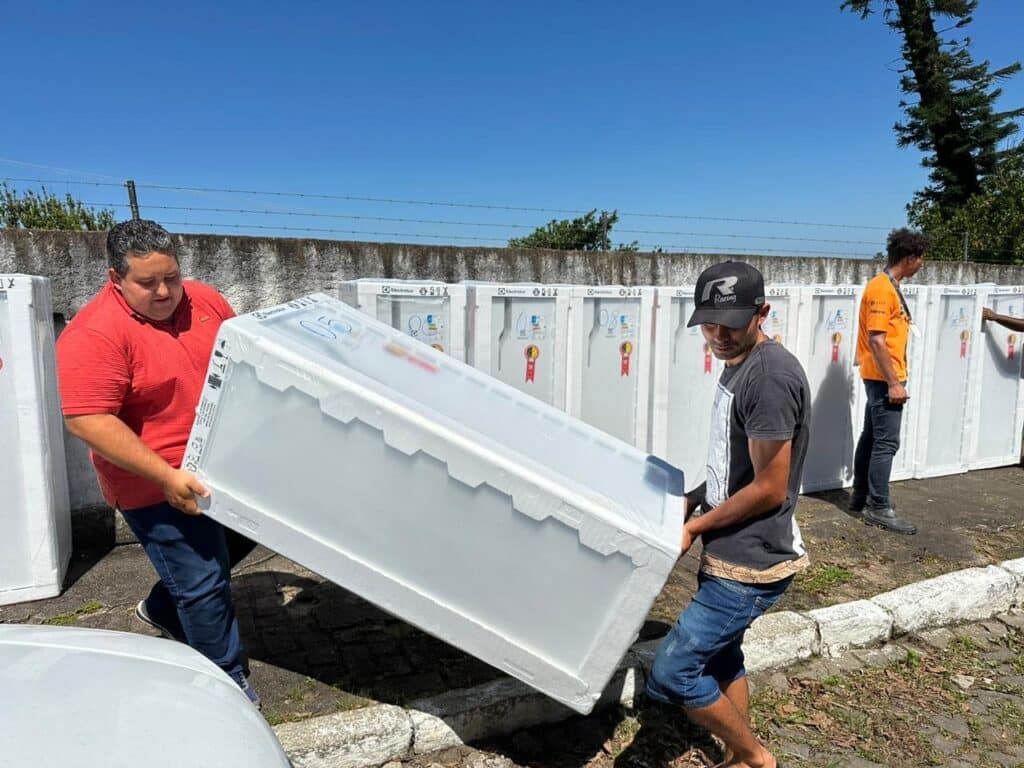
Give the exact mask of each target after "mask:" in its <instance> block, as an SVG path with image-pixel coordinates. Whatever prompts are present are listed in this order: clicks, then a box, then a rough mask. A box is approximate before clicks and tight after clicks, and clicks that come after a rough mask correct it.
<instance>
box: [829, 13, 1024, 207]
mask: <svg viewBox="0 0 1024 768" xmlns="http://www.w3.org/2000/svg"><path fill="white" fill-rule="evenodd" d="M977 4H978V0H844V2H843V3H842V5H841V7H842V8H843V9H844V10H849V11H852V12H854V13H858V14H860V16H861V18H866V17H867V16H869V15H870V14H871V13H873V12H874V10H875V9H876V7H881V9H882V11H883V15H884V18H885V23H886V24H887V25H888V26H889V27H890V28H892V29H894V30H896V31H897V32H898V33H899V34H900V35H901V36H902V38H903V60H904V67H903V69H902V70H901V72H902V75H903V76H902V78H901V79H900V89H901V90H902V92H903V93H904V94H905V95H907V96H909V97H911V98H912V99H913V101H907V100H901V101H900V106H901V107H902V108H903V109H904V111H905V113H906V116H907V119H906V121H905V122H902V123H897V124H896V126H895V129H896V135H897V137H898V142H899V145H900V146H901V147H908V146H916V147H917V148H918V149H920V150H921V151H922V152H924V153H925V155H926V156H925V158H924V159H923V160H922V164H923V165H924V166H925V167H926V168H930V169H931V174H930V181H931V183H930V184H929V186H928V187H926V188H925V189H924V190H922V191H921V192H919V193H918V195H917V200H918V202H924V203H933V204H935V205H937V206H938V214H939V215H941V216H942V217H943V218H949V217H951V216H953V215H954V213H955V212H956V211H957V210H958V208H959V207H960V206H962V205H964V204H965V203H966V202H967V201H968V200H969V199H970V198H971V196H972V195H976V194H978V193H979V192H980V191H981V188H982V183H983V181H984V180H985V178H986V177H988V176H989V175H991V174H992V173H993V172H994V171H995V170H996V167H997V166H998V165H999V162H1000V161H1001V160H1002V159H1003V156H1004V154H1005V152H1003V151H1000V148H999V147H1000V143H1001V142H1003V141H1004V140H1005V139H1007V138H1008V137H1009V136H1011V135H1012V134H1013V133H1015V132H1016V131H1017V125H1016V124H1015V123H1014V118H1018V117H1021V116H1022V115H1024V108H1022V109H1014V110H1009V111H1004V112H997V111H996V110H995V103H996V101H997V100H998V98H999V96H1000V94H1001V93H1002V90H1001V89H1000V88H997V87H995V85H996V83H998V82H999V81H1001V80H1004V79H1006V78H1008V77H1010V76H1011V75H1014V74H1016V73H1017V72H1018V71H1020V68H1021V65H1020V64H1019V63H1014V64H1011V65H1009V66H1006V67H1002V68H1001V69H997V70H995V71H989V62H988V61H983V62H981V63H980V64H976V63H975V62H974V60H973V59H972V57H971V54H970V52H969V50H968V49H969V47H970V44H971V39H970V38H969V37H963V38H962V39H961V38H956V37H950V38H947V39H941V38H940V37H939V34H938V33H937V32H936V30H935V21H936V19H940V20H941V21H942V23H946V22H947V21H949V22H952V27H951V29H953V30H956V31H959V30H962V29H963V28H964V27H966V26H967V25H968V24H970V23H971V14H972V13H973V12H974V9H975V8H976V7H977Z"/></svg>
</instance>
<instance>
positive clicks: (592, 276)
mask: <svg viewBox="0 0 1024 768" xmlns="http://www.w3.org/2000/svg"><path fill="white" fill-rule="evenodd" d="M177 239H178V248H179V260H180V261H181V266H182V269H183V271H184V273H185V275H186V276H188V277H192V278H195V279H197V280H202V281H204V282H208V283H211V284H213V285H215V286H216V287H217V288H219V289H220V290H221V291H223V293H224V294H225V295H226V296H227V298H228V300H229V301H230V302H231V303H232V305H234V307H235V309H236V310H238V311H239V312H248V311H251V310H254V309H257V308H259V307H265V306H269V305H272V304H277V303H280V302H282V301H286V300H288V299H292V298H295V297H296V296H300V295H302V294H304V293H310V292H312V291H326V292H328V293H330V292H332V291H334V290H336V289H337V286H338V284H339V283H340V282H341V281H343V280H349V279H352V278H357V277H393V278H403V279H413V278H419V279H426V278H429V279H434V280H444V281H447V282H458V281H460V280H495V281H536V282H543V283H578V284H592V285H600V284H619V283H621V284H624V285H686V284H692V283H693V282H694V281H695V280H696V278H697V275H699V274H700V273H701V271H702V270H703V269H704V268H705V267H708V266H710V265H711V264H714V263H717V262H719V261H722V260H723V258H725V257H723V256H721V255H706V254H687V255H680V254H651V253H585V252H579V251H572V252H567V251H542V250H517V249H508V248H473V247H471V248H457V247H450V246H440V245H400V244H395V243H358V242H344V241H335V240H298V239H285V238H269V237H266V238H264V237H225V236H221V235H179V236H178V238H177ZM104 243H105V235H104V234H103V233H97V232H37V231H28V230H17V229H13V230H12V229H7V230H0V272H25V273H28V274H33V275H45V276H47V277H49V278H51V279H52V280H53V296H54V310H53V311H54V312H57V313H60V314H63V315H64V316H65V317H66V318H68V319H70V318H71V316H72V315H73V314H74V313H75V312H77V311H78V310H79V309H81V307H82V306H83V305H84V304H85V303H86V302H87V301H88V300H89V298H90V297H91V296H92V295H93V294H94V293H95V292H96V290H97V289H98V288H99V287H100V286H101V285H102V284H103V282H104V280H106V256H105V252H104ZM731 258H735V259H742V260H744V261H748V262H750V263H751V264H753V265H754V266H756V267H757V268H758V269H760V270H761V271H762V272H763V273H764V276H765V279H766V280H768V281H769V282H773V283H790V284H806V283H831V284H838V283H863V282H865V281H867V280H868V278H870V277H872V276H873V275H874V274H875V273H876V272H877V270H878V263H877V262H874V261H870V260H869V261H865V260H860V259H830V258H800V259H795V258H781V257H777V256H757V255H751V256H732V257H731ZM914 282H915V283H941V284H956V283H982V282H992V283H999V284H1004V285H1009V284H1014V285H1016V284H1022V283H1024V268H1022V267H1008V266H995V265H983V264H971V263H963V262H933V263H929V264H927V265H926V266H925V268H924V269H923V270H922V271H921V272H920V273H919V274H918V275H917V277H915V278H914Z"/></svg>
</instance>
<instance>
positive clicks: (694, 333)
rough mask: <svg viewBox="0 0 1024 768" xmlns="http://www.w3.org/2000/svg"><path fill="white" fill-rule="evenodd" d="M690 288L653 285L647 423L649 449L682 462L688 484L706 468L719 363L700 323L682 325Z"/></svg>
mask: <svg viewBox="0 0 1024 768" xmlns="http://www.w3.org/2000/svg"><path fill="white" fill-rule="evenodd" d="M693 290H694V289H693V286H685V287H678V288H659V289H657V305H656V308H655V321H654V325H655V332H654V346H655V350H654V373H653V377H652V378H653V386H652V397H651V426H650V431H651V451H652V452H653V453H654V454H655V455H656V456H664V457H665V459H667V460H668V461H670V462H671V463H672V464H674V465H675V466H677V467H680V468H681V469H682V470H683V475H684V476H685V477H686V482H687V484H688V486H689V487H690V488H694V487H696V486H698V485H700V484H701V483H702V482H704V480H705V475H706V473H707V459H708V435H709V434H710V432H711V408H712V406H713V405H714V402H715V391H716V389H717V388H718V377H719V376H720V375H721V373H722V365H723V364H722V361H721V360H718V359H717V358H716V357H715V356H714V355H713V354H711V348H710V347H709V346H708V345H707V343H706V342H705V341H704V336H703V334H702V333H701V330H700V326H699V325H695V326H693V327H692V328H687V327H686V323H687V321H688V320H689V319H690V315H692V314H693V310H694V299H693Z"/></svg>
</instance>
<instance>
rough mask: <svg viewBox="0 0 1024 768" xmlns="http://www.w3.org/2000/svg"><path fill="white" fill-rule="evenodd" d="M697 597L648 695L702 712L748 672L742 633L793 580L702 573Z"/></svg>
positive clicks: (667, 645) (661, 658)
mask: <svg viewBox="0 0 1024 768" xmlns="http://www.w3.org/2000/svg"><path fill="white" fill-rule="evenodd" d="M697 578H698V581H697V584H698V587H697V594H696V595H694V596H693V600H692V601H691V602H690V604H689V605H688V606H687V607H686V610H684V611H683V612H682V614H681V615H680V616H679V621H677V622H676V625H675V626H674V627H672V631H671V632H669V633H668V635H666V636H665V639H664V640H662V642H661V645H660V646H658V652H657V654H656V655H655V657H654V666H653V668H652V669H651V674H650V676H649V678H648V680H647V695H648V696H650V697H651V698H652V699H654V700H655V701H660V702H662V703H663V704H677V705H679V706H683V707H687V708H690V709H699V708H702V707H708V706H711V705H712V704H714V703H715V702H716V701H717V700H718V698H719V696H721V689H720V687H719V686H720V685H727V684H728V683H731V682H732V681H733V680H738V679H739V678H740V677H742V676H743V675H745V674H746V669H744V667H743V649H742V644H743V635H744V633H745V632H746V631H747V627H749V626H750V625H751V624H752V623H753V621H754V619H756V618H757V617H758V616H760V615H761V614H762V613H764V612H765V611H767V610H768V609H769V608H771V607H772V606H773V605H774V604H775V602H776V601H777V600H778V599H779V598H780V597H781V596H782V593H783V592H785V591H786V588H787V587H788V586H789V584H790V582H791V581H792V580H793V577H792V576H790V577H788V578H785V579H782V580H780V581H776V582H772V583H771V584H744V583H742V582H739V581H732V580H731V579H723V578H719V577H717V576H709V575H708V574H705V573H701V574H699V575H698V577H697Z"/></svg>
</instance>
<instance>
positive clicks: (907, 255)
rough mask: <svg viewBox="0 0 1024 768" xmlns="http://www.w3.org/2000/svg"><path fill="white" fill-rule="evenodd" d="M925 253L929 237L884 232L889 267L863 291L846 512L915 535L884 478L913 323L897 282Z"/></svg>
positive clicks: (894, 445)
mask: <svg viewBox="0 0 1024 768" xmlns="http://www.w3.org/2000/svg"><path fill="white" fill-rule="evenodd" d="M927 248H928V238H927V237H926V236H925V235H923V234H921V233H920V232H913V231H911V230H909V229H895V230H893V231H892V232H890V233H889V239H888V242H887V243H886V250H887V252H888V257H889V258H888V266H887V267H886V268H885V270H884V271H883V272H881V273H879V274H878V275H876V276H875V277H873V278H872V279H871V280H870V281H869V282H868V284H867V286H866V287H865V288H864V295H863V296H862V297H861V300H860V321H859V323H858V328H857V364H858V365H859V366H860V375H861V378H862V379H864V389H865V391H866V392H867V405H866V407H865V409H864V429H863V431H862V432H861V435H860V440H858V441H857V451H856V453H855V454H854V469H853V496H852V497H851V499H850V510H851V511H852V512H860V513H861V514H862V516H863V518H864V522H865V524H867V525H876V526H878V527H879V528H884V529H885V530H887V531H892V532H893V533H903V534H908V535H911V534H915V533H917V527H916V526H915V525H914V524H913V523H911V522H909V521H907V520H903V519H902V518H900V517H897V516H896V512H895V510H894V508H893V505H892V500H891V499H890V498H889V475H890V473H891V471H892V460H893V457H894V456H895V455H896V451H898V450H899V447H900V424H901V422H902V420H903V405H904V404H905V403H906V402H907V400H908V398H909V396H908V395H907V341H908V339H909V336H910V332H911V323H912V322H913V318H911V316H910V310H909V309H908V307H907V302H906V300H905V299H904V298H903V294H902V293H900V283H901V282H902V281H903V280H904V279H905V278H908V277H913V276H914V275H915V274H917V271H918V270H919V269H921V267H922V265H923V264H924V253H925V251H926V250H927Z"/></svg>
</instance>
